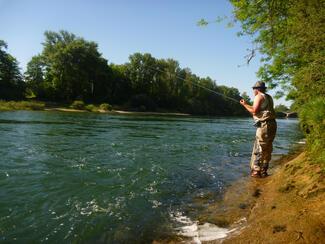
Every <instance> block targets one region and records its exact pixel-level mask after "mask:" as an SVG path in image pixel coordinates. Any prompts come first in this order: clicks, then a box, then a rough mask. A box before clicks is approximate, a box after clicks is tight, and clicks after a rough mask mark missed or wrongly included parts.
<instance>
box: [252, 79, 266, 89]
mask: <svg viewBox="0 0 325 244" xmlns="http://www.w3.org/2000/svg"><path fill="white" fill-rule="evenodd" d="M256 88H261V89H266V88H267V87H266V86H265V83H264V82H263V81H258V82H256V83H255V85H254V86H253V89H256Z"/></svg>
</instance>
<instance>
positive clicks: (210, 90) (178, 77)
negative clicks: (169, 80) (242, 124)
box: [147, 66, 239, 103]
mask: <svg viewBox="0 0 325 244" xmlns="http://www.w3.org/2000/svg"><path fill="white" fill-rule="evenodd" d="M147 68H149V69H151V70H154V71H159V72H160V73H163V74H166V73H167V72H166V71H164V70H160V69H158V68H153V67H150V66H149V67H147ZM175 77H176V78H177V79H180V80H182V81H187V82H190V83H191V84H193V85H195V86H197V87H200V88H202V89H204V90H207V91H209V92H212V93H214V94H216V95H219V96H222V97H224V98H227V99H229V100H231V101H234V102H236V103H239V102H238V101H237V100H236V99H234V98H232V97H228V96H226V95H225V94H222V93H220V92H216V91H214V90H212V89H210V88H207V87H205V86H202V85H200V84H199V83H197V82H194V81H190V80H186V79H184V78H182V77H180V76H178V75H175Z"/></svg>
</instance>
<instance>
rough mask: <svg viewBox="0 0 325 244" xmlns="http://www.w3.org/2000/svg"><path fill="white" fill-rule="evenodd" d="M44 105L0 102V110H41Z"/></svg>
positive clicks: (23, 102) (26, 102)
mask: <svg viewBox="0 0 325 244" xmlns="http://www.w3.org/2000/svg"><path fill="white" fill-rule="evenodd" d="M44 108H45V104H44V103H43V102H36V101H19V102H16V101H3V100H0V110H2V111H9V110H43V109H44Z"/></svg>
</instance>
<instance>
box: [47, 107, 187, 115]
mask: <svg viewBox="0 0 325 244" xmlns="http://www.w3.org/2000/svg"><path fill="white" fill-rule="evenodd" d="M44 110H45V111H61V112H80V113H84V112H88V111H86V110H79V109H72V108H61V107H57V108H45V109H44ZM98 113H107V114H130V115H170V116H190V114H186V113H169V112H166V113H162V112H136V111H124V110H112V111H105V110H100V109H99V110H98Z"/></svg>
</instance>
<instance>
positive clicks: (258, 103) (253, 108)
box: [240, 95, 264, 115]
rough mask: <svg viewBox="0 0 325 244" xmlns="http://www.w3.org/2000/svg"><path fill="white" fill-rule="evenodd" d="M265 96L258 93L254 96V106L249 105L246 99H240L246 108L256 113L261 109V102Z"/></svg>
mask: <svg viewBox="0 0 325 244" xmlns="http://www.w3.org/2000/svg"><path fill="white" fill-rule="evenodd" d="M263 99H264V98H263V97H262V96H261V95H257V96H256V97H255V98H254V103H253V106H251V105H249V104H247V103H246V101H245V100H244V99H241V100H240V104H241V105H243V106H244V108H245V109H246V110H247V111H248V112H250V113H251V114H252V115H255V114H256V113H258V112H259V111H260V108H261V104H262V102H263Z"/></svg>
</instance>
